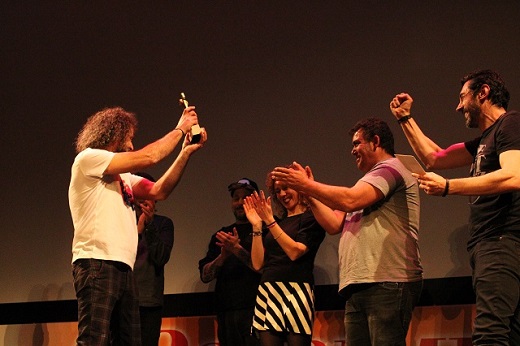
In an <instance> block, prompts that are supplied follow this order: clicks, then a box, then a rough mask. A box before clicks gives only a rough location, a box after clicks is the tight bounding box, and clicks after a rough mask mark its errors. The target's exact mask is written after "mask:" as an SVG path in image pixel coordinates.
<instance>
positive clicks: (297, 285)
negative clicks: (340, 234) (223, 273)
mask: <svg viewBox="0 0 520 346" xmlns="http://www.w3.org/2000/svg"><path fill="white" fill-rule="evenodd" d="M267 187H268V189H269V192H270V194H271V196H272V197H268V198H267V199H266V198H265V195H264V192H263V191H261V192H260V194H258V193H257V192H255V193H253V194H252V195H250V196H248V197H247V198H246V202H245V204H244V207H245V211H246V215H247V218H248V219H249V222H251V224H252V225H253V247H252V250H251V258H252V262H253V268H254V269H256V270H258V271H260V270H261V271H262V279H261V280H260V286H259V287H258V289H257V290H256V292H257V297H256V306H255V314H254V318H253V328H254V329H255V330H257V331H258V333H259V335H260V341H261V343H262V345H263V346H282V345H284V342H287V344H288V345H289V346H304V345H311V342H312V328H313V323H314V311H315V310H314V274H313V270H314V259H315V258H316V254H317V252H318V249H319V247H320V244H321V243H322V242H323V239H324V238H325V230H324V229H323V228H322V227H321V225H320V224H319V223H318V222H317V221H316V219H315V218H314V216H313V214H312V212H311V210H310V208H309V206H308V204H307V202H306V200H305V198H304V197H303V196H302V195H301V194H299V193H298V192H297V191H295V190H294V189H292V188H289V187H288V186H287V185H286V184H284V183H283V182H280V181H276V180H272V179H270V176H269V178H268V179H267ZM271 202H272V203H273V205H274V206H275V213H276V214H279V215H278V216H280V217H279V218H276V219H275V213H273V207H272V206H271ZM277 210H280V211H281V213H278V212H277ZM263 224H266V225H267V226H266V228H267V229H268V230H269V232H267V234H266V236H265V239H264V238H263V237H262V234H263V232H262V225H263Z"/></svg>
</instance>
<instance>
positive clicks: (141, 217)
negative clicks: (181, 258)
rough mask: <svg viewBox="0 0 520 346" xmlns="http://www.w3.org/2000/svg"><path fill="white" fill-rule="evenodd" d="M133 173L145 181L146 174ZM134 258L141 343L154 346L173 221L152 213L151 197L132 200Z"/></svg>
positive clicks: (171, 244)
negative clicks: (134, 207)
mask: <svg viewBox="0 0 520 346" xmlns="http://www.w3.org/2000/svg"><path fill="white" fill-rule="evenodd" d="M136 175H138V176H141V177H144V178H146V179H148V180H149V181H153V182H155V179H154V178H153V177H152V176H151V175H150V174H148V173H145V172H137V173H136ZM136 216H137V233H138V234H139V236H138V238H139V241H138V243H137V257H136V260H135V264H134V276H135V281H136V284H137V289H138V291H139V317H140V321H141V340H142V346H157V345H158V344H159V336H160V334H161V322H162V310H163V305H164V266H165V265H166V263H168V261H169V260H170V254H171V251H172V247H173V239H174V226H173V221H172V220H171V219H170V218H168V217H166V216H162V215H158V214H156V209H155V200H152V199H146V200H136Z"/></svg>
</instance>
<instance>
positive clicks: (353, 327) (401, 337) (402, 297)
mask: <svg viewBox="0 0 520 346" xmlns="http://www.w3.org/2000/svg"><path fill="white" fill-rule="evenodd" d="M351 286H352V287H351ZM421 291H422V281H417V282H378V283H370V284H354V285H349V286H348V287H347V290H346V294H347V302H346V304H345V339H346V345H348V346H350V345H352V346H383V345H384V346H389V345H392V346H405V345H406V334H407V333H408V327H409V325H410V321H411V319H412V312H413V309H414V307H415V305H416V304H417V302H418V301H419V298H420V295H421Z"/></svg>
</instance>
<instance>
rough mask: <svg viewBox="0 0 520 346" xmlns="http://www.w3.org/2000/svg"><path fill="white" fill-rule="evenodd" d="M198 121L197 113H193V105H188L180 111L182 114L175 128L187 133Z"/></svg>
mask: <svg viewBox="0 0 520 346" xmlns="http://www.w3.org/2000/svg"><path fill="white" fill-rule="evenodd" d="M198 123H199V119H198V118H197V113H195V107H194V106H189V107H186V108H185V109H184V110H183V111H182V115H181V117H180V119H179V122H178V123H177V126H176V127H175V128H178V129H181V130H182V131H184V133H188V132H190V129H191V127H192V126H193V125H195V124H198Z"/></svg>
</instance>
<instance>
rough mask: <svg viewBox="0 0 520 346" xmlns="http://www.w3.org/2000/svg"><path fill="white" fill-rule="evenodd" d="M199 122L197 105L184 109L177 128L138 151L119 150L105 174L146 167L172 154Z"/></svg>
mask: <svg viewBox="0 0 520 346" xmlns="http://www.w3.org/2000/svg"><path fill="white" fill-rule="evenodd" d="M197 123H198V118H197V113H195V107H188V108H186V109H184V111H183V112H182V115H181V117H180V119H179V121H178V123H177V126H176V127H175V129H173V130H172V131H170V132H169V133H167V134H166V135H165V136H164V137H162V138H160V139H158V140H157V141H155V142H153V143H151V144H148V145H147V146H145V147H144V148H142V149H140V150H136V151H128V152H118V153H116V154H115V155H114V157H113V158H112V161H111V162H110V164H109V165H108V167H107V169H106V170H105V172H104V174H106V175H111V174H120V173H126V172H136V171H140V170H143V169H146V168H148V167H150V166H152V165H154V164H156V163H158V162H159V161H161V160H162V159H164V158H165V157H166V156H168V155H169V154H171V152H172V151H173V149H174V148H175V147H176V146H177V144H178V143H179V141H180V140H181V139H182V138H183V137H184V134H186V133H187V132H188V131H189V130H190V128H191V126H192V125H194V124H197Z"/></svg>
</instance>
